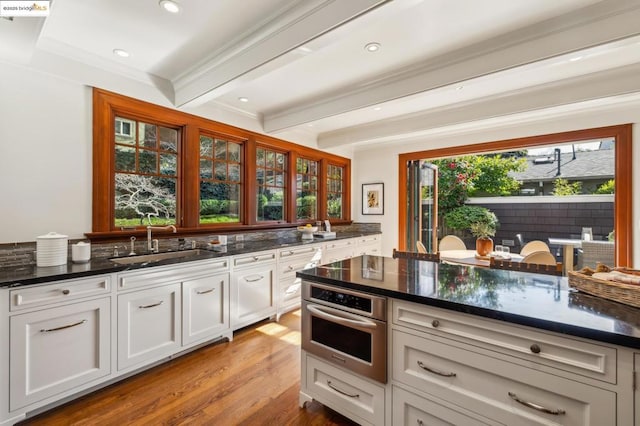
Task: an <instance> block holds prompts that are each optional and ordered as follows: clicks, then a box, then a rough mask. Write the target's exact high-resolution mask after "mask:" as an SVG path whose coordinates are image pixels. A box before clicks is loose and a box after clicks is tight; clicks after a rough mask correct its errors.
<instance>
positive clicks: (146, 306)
mask: <svg viewBox="0 0 640 426" xmlns="http://www.w3.org/2000/svg"><path fill="white" fill-rule="evenodd" d="M163 303H164V300H161V301H159V302H158V303H153V304H151V305H140V306H138V308H140V309H149V308H155V307H156V306H160V305H162V304H163Z"/></svg>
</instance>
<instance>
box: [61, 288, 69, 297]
mask: <svg viewBox="0 0 640 426" xmlns="http://www.w3.org/2000/svg"><path fill="white" fill-rule="evenodd" d="M69 293H71V290H69V289H66V288H65V289H64V290H62V294H64V295H65V296H66V295H67V294H69Z"/></svg>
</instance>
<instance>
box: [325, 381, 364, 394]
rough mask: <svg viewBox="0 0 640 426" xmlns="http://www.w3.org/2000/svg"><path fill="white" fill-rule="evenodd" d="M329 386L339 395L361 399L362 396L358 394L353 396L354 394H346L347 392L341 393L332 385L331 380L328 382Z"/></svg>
mask: <svg viewBox="0 0 640 426" xmlns="http://www.w3.org/2000/svg"><path fill="white" fill-rule="evenodd" d="M327 386H329V387H330V388H331V389H333V390H334V391H336V392H338V393H341V394H343V395H346V396H348V397H349V398H360V394H357V393H356V394H352V393H346V392H345V391H341V390H340V389H338V388H337V387H335V386H334V385H332V384H331V380H327Z"/></svg>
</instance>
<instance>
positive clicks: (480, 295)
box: [297, 256, 640, 349]
mask: <svg viewBox="0 0 640 426" xmlns="http://www.w3.org/2000/svg"><path fill="white" fill-rule="evenodd" d="M297 275H298V276H299V277H302V278H303V279H307V280H311V281H316V282H320V283H325V284H333V285H337V286H340V287H344V288H350V289H353V290H359V291H364V292H369V293H373V294H378V295H382V296H388V297H391V298H396V299H402V300H407V301H411V302H416V303H421V304H424V305H431V306H435V307H439V308H444V309H449V310H453V311H458V312H463V313H467V314H471V315H478V316H482V317H486V318H491V319H496V320H500V321H506V322H510V323H514V324H520V325H525V326H530V327H535V328H538V329H543V330H548V331H553V332H557V333H562V334H567V335H572V336H578V337H584V338H587V339H592V340H596V341H601V342H606V343H612V344H616V345H620V346H626V347H631V348H636V349H640V309H637V308H633V307H631V306H627V305H623V304H620V303H616V302H612V301H608V300H606V299H601V298H598V297H593V296H589V295H586V294H583V293H578V292H575V291H573V290H570V289H569V288H568V285H567V279H566V278H563V277H556V276H551V275H541V274H532V273H527V272H516V271H505V270H499V269H489V268H480V267H472V266H458V265H449V264H444V263H434V262H427V261H420V260H414V259H391V258H387V257H378V256H360V257H356V258H353V259H348V260H343V261H340V262H335V263H331V264H328V265H324V266H318V267H316V268H311V269H307V270H304V271H301V272H298V273H297Z"/></svg>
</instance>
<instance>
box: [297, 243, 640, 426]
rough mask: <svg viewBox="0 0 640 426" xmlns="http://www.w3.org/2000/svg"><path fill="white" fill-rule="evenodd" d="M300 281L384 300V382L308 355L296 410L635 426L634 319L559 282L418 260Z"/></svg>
mask: <svg viewBox="0 0 640 426" xmlns="http://www.w3.org/2000/svg"><path fill="white" fill-rule="evenodd" d="M298 276H299V277H301V278H302V279H303V286H304V287H306V286H309V285H312V284H311V283H319V284H321V285H324V286H330V287H333V288H337V289H343V290H346V291H355V292H363V293H365V294H371V295H377V296H384V297H386V298H387V360H386V366H387V373H388V374H387V377H388V380H387V381H386V382H385V383H381V382H379V381H376V380H371V379H369V378H367V377H362V376H361V375H358V374H354V373H353V372H352V371H349V370H348V369H346V368H344V367H343V366H341V365H340V364H341V362H340V361H335V360H331V359H324V358H322V357H318V356H316V355H314V354H311V353H308V352H307V351H303V352H302V370H303V371H302V377H301V404H304V402H305V401H307V400H309V399H310V398H313V399H316V400H318V401H320V402H322V403H324V404H325V405H328V406H330V407H331V408H333V409H335V410H337V411H339V412H341V413H342V414H344V415H346V416H348V417H351V418H352V419H354V420H355V421H357V422H359V423H362V424H389V425H390V424H431V423H436V424H438V423H437V422H449V423H453V424H535V425H538V424H540V425H542V424H562V425H603V424H606V425H616V424H617V425H634V424H639V422H640V419H639V418H637V416H638V415H639V414H637V413H638V411H639V407H638V395H637V391H636V390H635V389H634V388H635V376H636V371H637V370H638V368H639V367H638V363H639V362H640V315H639V314H640V310H638V309H635V308H632V307H628V306H625V305H621V304H618V303H615V302H609V301H606V300H604V299H600V298H595V297H591V296H588V295H584V294H581V293H574V292H573V291H571V290H569V289H568V287H567V282H566V279H565V278H561V277H556V276H550V275H541V274H531V273H524V272H515V271H504V270H494V269H488V268H477V267H467V266H458V265H448V264H440V263H433V262H428V261H418V260H413V259H391V258H383V257H377V256H361V257H357V258H353V259H349V260H344V261H341V262H335V263H332V264H329V265H323V266H319V267H316V268H312V269H307V270H304V271H301V272H299V273H298ZM303 292H304V288H303ZM335 307H336V308H339V306H335ZM302 318H303V324H302V328H303V334H304V329H305V326H306V325H305V318H306V316H305V313H304V312H303V315H302ZM303 339H304V337H303ZM327 382H329V385H327ZM336 389H337V390H336ZM356 395H357V396H356ZM634 405H635V412H636V418H635V419H634Z"/></svg>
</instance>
